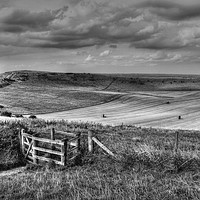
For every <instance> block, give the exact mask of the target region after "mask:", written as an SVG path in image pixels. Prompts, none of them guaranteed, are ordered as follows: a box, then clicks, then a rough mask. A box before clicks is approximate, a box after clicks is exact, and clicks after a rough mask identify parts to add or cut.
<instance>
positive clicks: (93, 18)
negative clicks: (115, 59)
mask: <svg viewBox="0 0 200 200" xmlns="http://www.w3.org/2000/svg"><path fill="white" fill-rule="evenodd" d="M141 2H142V3H139V4H138V3H136V1H130V0H127V4H125V5H122V3H121V2H120V1H116V4H114V3H113V2H112V3H110V2H109V1H103V2H101V1H87V0H75V1H72V0H68V1H66V3H67V6H64V7H62V8H60V9H55V10H45V11H40V12H32V11H30V10H22V9H15V8H10V7H9V8H8V7H5V8H2V9H1V10H0V44H4V45H12V46H18V47H23V46H24V47H39V48H58V49H72V48H81V47H89V46H96V47H98V46H102V45H108V46H109V48H116V47H117V45H116V44H119V43H127V44H129V46H130V47H135V48H147V49H178V48H186V47H198V46H199V45H200V41H199V30H198V28H199V27H200V25H199V24H196V23H195V22H194V18H195V17H198V16H200V14H199V12H198V13H197V11H196V8H199V4H192V5H190V6H186V4H180V2H179V0H176V1H175V2H172V1H166V0H163V1H158V0H154V1H141ZM193 11H194V12H193ZM186 19H190V21H187V24H186V22H185V21H184V22H185V23H183V20H186ZM177 20H180V21H182V23H180V21H179V22H177ZM192 20H193V21H192ZM195 27H196V28H195ZM102 53H103V52H102Z"/></svg>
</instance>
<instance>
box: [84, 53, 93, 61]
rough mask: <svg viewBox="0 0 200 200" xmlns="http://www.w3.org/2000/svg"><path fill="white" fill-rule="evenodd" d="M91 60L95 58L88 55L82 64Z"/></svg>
mask: <svg viewBox="0 0 200 200" xmlns="http://www.w3.org/2000/svg"><path fill="white" fill-rule="evenodd" d="M92 60H95V58H94V57H93V56H91V55H90V54H89V55H88V57H87V58H86V59H85V61H84V62H89V61H92Z"/></svg>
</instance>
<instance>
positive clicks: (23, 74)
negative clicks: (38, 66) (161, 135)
mask: <svg viewBox="0 0 200 200" xmlns="http://www.w3.org/2000/svg"><path fill="white" fill-rule="evenodd" d="M10 74H11V72H8V73H5V74H2V75H1V76H0V78H1V88H0V105H2V106H3V108H2V110H8V111H11V112H12V113H19V114H23V115H30V114H35V115H37V117H38V118H42V119H55V120H61V119H64V120H70V121H83V122H95V123H102V124H110V125H120V124H122V123H123V124H126V125H138V126H147V127H159V128H170V129H200V76H192V75H191V76H189V75H147V74H129V75H127V74H121V75H119V74H115V75H113V74H112V75H111V74H106V75H103V74H73V73H49V72H31V71H17V72H13V74H14V75H13V77H11V78H9V75H10ZM5 77H8V78H7V79H8V80H7V79H6V80H5ZM9 79H11V80H9ZM6 81H7V82H6ZM103 114H104V116H105V117H103ZM179 116H180V117H181V119H179Z"/></svg>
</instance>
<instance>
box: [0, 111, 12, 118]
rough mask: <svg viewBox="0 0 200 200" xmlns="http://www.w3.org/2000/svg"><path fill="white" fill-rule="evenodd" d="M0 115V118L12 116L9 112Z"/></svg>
mask: <svg viewBox="0 0 200 200" xmlns="http://www.w3.org/2000/svg"><path fill="white" fill-rule="evenodd" d="M0 114H1V116H5V117H11V116H12V113H11V112H9V111H2V112H1V113H0Z"/></svg>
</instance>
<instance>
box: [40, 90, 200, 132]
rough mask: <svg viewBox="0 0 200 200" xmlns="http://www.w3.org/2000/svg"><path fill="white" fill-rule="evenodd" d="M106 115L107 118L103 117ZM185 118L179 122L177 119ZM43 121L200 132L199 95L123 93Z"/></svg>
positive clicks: (189, 93) (181, 93) (41, 116)
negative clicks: (53, 120)
mask: <svg viewBox="0 0 200 200" xmlns="http://www.w3.org/2000/svg"><path fill="white" fill-rule="evenodd" d="M168 101H169V103H167V102H168ZM103 114H105V115H106V118H103V117H102V115H103ZM179 115H180V116H181V117H182V119H181V120H179V119H178V116H179ZM38 117H40V118H43V119H46V120H47V119H48V120H49V119H55V120H61V119H64V120H69V121H81V122H88V121H91V122H96V123H102V124H110V125H119V124H122V123H123V124H131V125H139V126H148V127H159V128H172V129H174V128H176V129H198V130H199V129H200V122H199V119H200V92H181V91H180V92H179V91H177V92H167V91H166V92H160V94H159V92H152V93H150V92H147V93H144V92H136V93H132V94H130V93H122V94H121V96H120V98H118V99H115V100H113V101H111V102H109V103H105V104H101V105H97V106H90V107H87V108H80V109H76V110H70V111H64V112H57V113H51V114H43V115H38Z"/></svg>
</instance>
